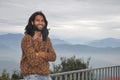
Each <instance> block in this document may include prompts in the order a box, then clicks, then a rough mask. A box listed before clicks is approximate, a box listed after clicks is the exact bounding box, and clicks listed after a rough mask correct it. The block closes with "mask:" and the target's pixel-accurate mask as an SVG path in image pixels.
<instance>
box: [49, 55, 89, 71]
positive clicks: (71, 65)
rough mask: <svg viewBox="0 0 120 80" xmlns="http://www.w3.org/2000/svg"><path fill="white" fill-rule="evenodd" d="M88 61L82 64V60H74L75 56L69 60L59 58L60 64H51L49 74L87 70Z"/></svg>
mask: <svg viewBox="0 0 120 80" xmlns="http://www.w3.org/2000/svg"><path fill="white" fill-rule="evenodd" d="M90 59H91V58H88V59H87V62H84V60H83V59H81V58H80V59H76V58H75V56H72V57H70V58H66V57H61V58H60V60H61V63H60V64H57V65H55V64H53V71H51V73H59V72H66V71H72V70H80V69H88V68H89V63H90Z"/></svg>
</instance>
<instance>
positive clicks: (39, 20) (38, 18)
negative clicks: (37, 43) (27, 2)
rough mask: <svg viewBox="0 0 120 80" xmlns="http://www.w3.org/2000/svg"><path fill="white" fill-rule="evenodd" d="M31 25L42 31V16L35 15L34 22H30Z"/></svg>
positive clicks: (43, 23)
mask: <svg viewBox="0 0 120 80" xmlns="http://www.w3.org/2000/svg"><path fill="white" fill-rule="evenodd" d="M32 25H35V26H37V28H38V29H40V30H42V28H43V27H44V26H45V20H44V18H43V16H41V15H37V16H36V17H35V20H34V21H33V22H32Z"/></svg>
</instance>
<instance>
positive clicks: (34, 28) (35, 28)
mask: <svg viewBox="0 0 120 80" xmlns="http://www.w3.org/2000/svg"><path fill="white" fill-rule="evenodd" d="M33 30H34V31H40V32H41V31H42V30H43V28H42V29H39V28H38V27H37V26H36V25H33Z"/></svg>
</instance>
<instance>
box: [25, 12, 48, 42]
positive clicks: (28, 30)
mask: <svg viewBox="0 0 120 80" xmlns="http://www.w3.org/2000/svg"><path fill="white" fill-rule="evenodd" d="M37 15H41V16H43V18H44V21H45V26H44V27H43V29H42V31H41V33H42V38H43V41H45V40H46V38H47V36H48V35H49V31H48V30H49V29H47V25H48V21H47V20H46V17H45V15H44V14H43V13H42V11H37V12H35V13H33V14H32V15H31V16H30V18H29V20H28V24H27V25H26V27H25V32H24V34H29V35H31V36H32V37H33V36H34V34H35V27H33V25H32V21H34V20H35V17H36V16H37Z"/></svg>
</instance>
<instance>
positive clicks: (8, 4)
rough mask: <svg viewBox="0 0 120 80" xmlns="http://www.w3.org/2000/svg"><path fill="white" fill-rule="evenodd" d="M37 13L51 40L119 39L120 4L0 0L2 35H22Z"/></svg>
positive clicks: (99, 0) (118, 0) (101, 0)
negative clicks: (39, 14) (46, 26)
mask: <svg viewBox="0 0 120 80" xmlns="http://www.w3.org/2000/svg"><path fill="white" fill-rule="evenodd" d="M36 11H42V12H43V13H44V14H45V16H46V18H47V20H48V28H50V35H51V36H52V37H57V38H60V39H65V40H71V41H78V42H79V41H81V42H82V41H88V40H95V39H103V38H110V37H111V38H120V0H0V34H5V33H22V34H23V33H24V28H25V26H26V25H27V22H28V19H29V17H30V16H31V14H33V13H34V12H36Z"/></svg>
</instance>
